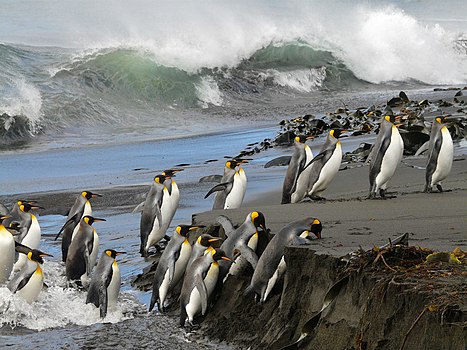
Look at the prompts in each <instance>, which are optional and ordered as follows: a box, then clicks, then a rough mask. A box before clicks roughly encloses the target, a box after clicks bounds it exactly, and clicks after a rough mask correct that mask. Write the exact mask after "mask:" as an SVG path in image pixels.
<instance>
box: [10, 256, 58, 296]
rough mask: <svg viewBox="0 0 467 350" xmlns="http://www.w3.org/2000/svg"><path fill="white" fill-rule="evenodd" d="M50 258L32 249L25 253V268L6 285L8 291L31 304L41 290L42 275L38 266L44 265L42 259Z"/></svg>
mask: <svg viewBox="0 0 467 350" xmlns="http://www.w3.org/2000/svg"><path fill="white" fill-rule="evenodd" d="M44 256H52V255H49V254H46V253H43V252H41V251H40V250H37V249H32V250H30V251H29V252H28V253H27V262H26V263H25V266H24V267H23V268H22V269H21V271H19V272H18V273H17V274H16V275H14V276H13V278H12V279H11V281H10V282H9V283H8V289H10V291H11V292H12V293H18V294H19V295H20V296H21V297H22V298H23V299H25V300H26V302H27V303H28V304H31V303H32V302H34V301H35V300H37V297H38V296H39V293H40V292H41V290H42V286H43V284H44V274H43V272H42V269H41V266H40V264H43V263H44V260H43V259H42V257H44Z"/></svg>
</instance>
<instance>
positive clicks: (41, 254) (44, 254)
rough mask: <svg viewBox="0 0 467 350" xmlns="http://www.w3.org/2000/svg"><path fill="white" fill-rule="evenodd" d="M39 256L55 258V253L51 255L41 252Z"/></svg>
mask: <svg viewBox="0 0 467 350" xmlns="http://www.w3.org/2000/svg"><path fill="white" fill-rule="evenodd" d="M39 256H40V257H44V256H50V257H52V258H53V255H50V254H47V253H43V252H41V253H40V254H39Z"/></svg>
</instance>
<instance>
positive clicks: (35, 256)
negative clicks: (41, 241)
mask: <svg viewBox="0 0 467 350" xmlns="http://www.w3.org/2000/svg"><path fill="white" fill-rule="evenodd" d="M43 256H53V255H50V254H47V253H44V252H41V251H40V250H37V249H31V250H30V251H29V252H28V259H29V260H32V261H35V262H38V263H39V264H43V263H44V260H43V259H42V257H43Z"/></svg>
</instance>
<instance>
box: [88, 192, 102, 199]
mask: <svg viewBox="0 0 467 350" xmlns="http://www.w3.org/2000/svg"><path fill="white" fill-rule="evenodd" d="M91 197H92V198H96V197H102V195H101V194H99V193H93V194H92V195H91Z"/></svg>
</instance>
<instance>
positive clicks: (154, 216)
mask: <svg viewBox="0 0 467 350" xmlns="http://www.w3.org/2000/svg"><path fill="white" fill-rule="evenodd" d="M165 180H166V177H165V176H164V175H156V176H155V177H154V181H153V182H152V184H151V188H150V189H149V192H148V195H147V196H146V200H145V202H144V206H143V211H142V212H141V221H140V237H141V247H140V253H141V255H142V256H144V257H146V256H147V255H148V251H149V248H150V247H152V246H155V245H156V244H157V243H158V242H159V241H160V240H161V239H162V238H163V237H164V236H165V233H166V230H167V228H165V230H164V227H165V226H166V225H165V224H164V220H165V221H167V217H164V216H163V213H167V212H169V210H168V208H169V207H170V193H169V191H168V189H167V187H166V186H165V185H164V182H165ZM167 227H168V226H167Z"/></svg>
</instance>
